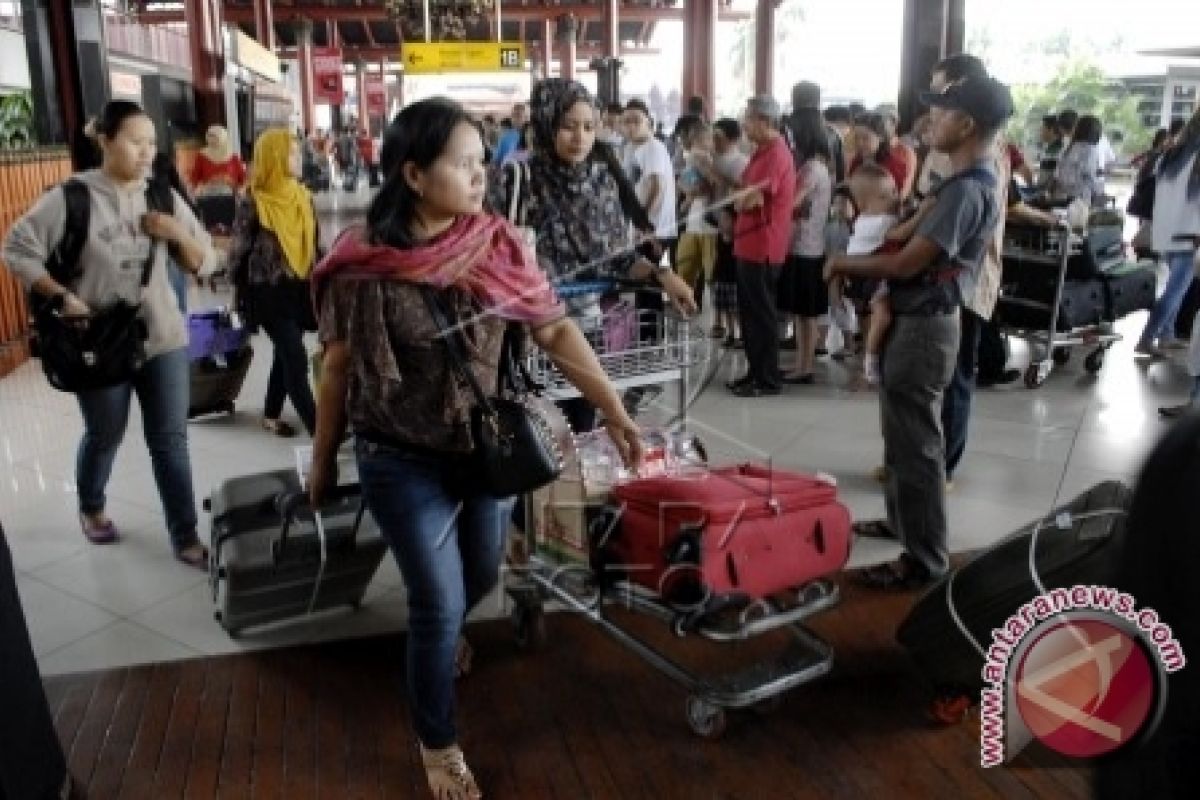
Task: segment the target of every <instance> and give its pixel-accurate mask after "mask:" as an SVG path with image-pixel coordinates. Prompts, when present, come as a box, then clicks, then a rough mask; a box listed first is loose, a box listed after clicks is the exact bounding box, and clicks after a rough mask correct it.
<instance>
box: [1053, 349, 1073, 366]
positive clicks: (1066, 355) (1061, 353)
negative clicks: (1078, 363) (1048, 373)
mask: <svg viewBox="0 0 1200 800" xmlns="http://www.w3.org/2000/svg"><path fill="white" fill-rule="evenodd" d="M1070 360H1071V351H1070V350H1069V349H1068V348H1066V347H1056V348H1054V363H1055V364H1057V365H1058V366H1060V367H1061V366H1064V365H1065V364H1066V363H1067V362H1068V361H1070Z"/></svg>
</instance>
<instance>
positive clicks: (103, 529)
mask: <svg viewBox="0 0 1200 800" xmlns="http://www.w3.org/2000/svg"><path fill="white" fill-rule="evenodd" d="M79 526H80V528H82V530H83V536H84V538H86V539H87V540H88V541H89V542H91V543H92V544H112V543H113V542H115V541H117V540H118V539H120V538H121V534H120V533H119V532H118V531H117V526H116V525H114V524H113V521H112V520H111V519H109V520H105V521H104V522H103V523H96V522H93V521H92V520H90V519H88V517H87V515H86V514H80V515H79Z"/></svg>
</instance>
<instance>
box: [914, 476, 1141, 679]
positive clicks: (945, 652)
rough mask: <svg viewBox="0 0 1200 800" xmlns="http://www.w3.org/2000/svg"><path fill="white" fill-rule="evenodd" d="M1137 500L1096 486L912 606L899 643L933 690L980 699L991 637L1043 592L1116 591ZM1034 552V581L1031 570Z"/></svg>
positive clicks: (1116, 486) (1124, 491) (1118, 486)
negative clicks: (1063, 589) (1070, 589)
mask: <svg viewBox="0 0 1200 800" xmlns="http://www.w3.org/2000/svg"><path fill="white" fill-rule="evenodd" d="M1132 498H1133V492H1132V490H1131V489H1130V488H1129V487H1127V486H1126V485H1125V484H1123V483H1120V482H1119V481H1108V482H1105V483H1101V484H1097V485H1096V486H1093V487H1092V488H1091V489H1089V490H1088V491H1086V492H1084V493H1083V494H1082V495H1080V496H1079V497H1077V498H1075V499H1074V500H1072V501H1071V502H1070V503H1067V504H1066V505H1064V506H1061V507H1059V508H1057V509H1055V510H1054V511H1053V512H1051V513H1050V514H1049V515H1048V516H1047V517H1044V518H1043V519H1040V520H1037V521H1036V522H1033V523H1030V524H1029V525H1027V526H1025V527H1024V528H1022V529H1021V530H1019V531H1017V532H1016V533H1014V534H1012V535H1011V536H1009V537H1008V538H1006V539H1004V540H1003V541H1001V542H999V543H997V544H995V545H993V546H992V547H990V548H989V549H988V550H986V551H984V552H983V553H981V554H979V555H978V556H976V557H975V558H974V559H972V560H971V561H969V562H968V563H966V564H964V565H963V566H961V567H959V568H957V569H953V570H951V571H950V573H949V574H947V575H946V576H945V577H944V578H942V579H941V580H940V581H938V582H937V583H935V584H934V585H933V586H932V587H930V589H929V590H928V591H927V592H926V593H925V595H924V596H923V597H921V599H920V600H918V601H917V603H916V605H914V606H913V608H912V610H911V611H910V612H909V614H908V616H907V617H905V619H904V621H903V622H901V623H900V628H899V629H898V630H897V632H896V638H897V640H899V642H900V644H902V645H903V646H904V647H905V648H906V649H907V650H908V651H909V653H910V654H911V655H912V657H913V658H914V659H915V660H916V661H917V664H918V665H919V667H920V669H921V672H922V673H924V674H925V675H926V676H927V677H928V678H929V680H930V682H931V683H932V684H933V685H934V686H936V687H939V688H941V689H944V690H955V691H957V690H961V691H967V692H971V693H973V694H975V695H976V696H977V695H978V690H979V689H980V688H981V687H982V685H983V677H982V675H981V674H980V673H981V671H982V670H983V664H984V655H983V654H984V652H986V651H987V649H988V648H989V647H990V645H991V640H992V631H993V630H994V629H997V628H1001V627H1003V625H1004V623H1005V621H1006V620H1007V619H1008V618H1009V617H1010V616H1011V615H1013V614H1014V613H1016V612H1017V611H1018V610H1019V609H1020V607H1021V605H1022V604H1024V603H1025V602H1027V601H1029V600H1032V599H1033V598H1034V597H1036V596H1038V595H1039V594H1041V593H1042V591H1043V590H1045V591H1049V590H1051V589H1055V588H1060V587H1071V586H1075V585H1077V584H1082V585H1098V586H1112V585H1113V582H1114V581H1115V579H1116V577H1117V575H1118V567H1119V566H1120V561H1121V556H1122V554H1123V553H1124V550H1125V541H1124V540H1125V517H1126V513H1127V512H1128V510H1129V504H1130V501H1131V500H1132ZM1068 515H1069V516H1068ZM1031 549H1032V550H1033V556H1034V562H1035V563H1036V564H1037V573H1038V574H1037V580H1035V578H1034V576H1032V575H1031V574H1030V569H1029V564H1030V550H1031ZM1039 581H1040V584H1041V585H1040V586H1039V585H1038V582H1039Z"/></svg>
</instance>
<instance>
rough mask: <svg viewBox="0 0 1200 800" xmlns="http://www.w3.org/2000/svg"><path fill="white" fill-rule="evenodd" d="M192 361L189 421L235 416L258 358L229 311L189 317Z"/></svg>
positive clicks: (242, 328)
mask: <svg viewBox="0 0 1200 800" xmlns="http://www.w3.org/2000/svg"><path fill="white" fill-rule="evenodd" d="M188 357H189V358H190V360H191V398H190V401H189V403H188V417H189V418H195V417H199V416H204V415H206V414H218V413H226V414H232V413H233V411H234V407H235V404H236V402H237V397H238V394H239V393H241V391H242V384H243V383H244V382H245V380H246V373H247V372H248V371H249V369H250V362H251V361H252V360H253V358H254V350H253V348H251V347H250V344H249V332H248V331H247V330H246V328H245V327H244V326H242V325H241V323H240V322H239V321H238V319H237V318H236V316H235V315H234V314H232V313H230V312H229V310H228V309H225V308H215V309H210V310H208V311H199V312H194V313H192V314H189V315H188Z"/></svg>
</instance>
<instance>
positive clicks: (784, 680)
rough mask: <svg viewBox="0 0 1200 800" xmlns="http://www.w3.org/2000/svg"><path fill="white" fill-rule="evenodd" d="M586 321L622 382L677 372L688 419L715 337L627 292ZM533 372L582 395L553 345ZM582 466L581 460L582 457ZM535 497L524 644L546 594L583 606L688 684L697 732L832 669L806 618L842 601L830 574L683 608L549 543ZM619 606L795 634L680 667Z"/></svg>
mask: <svg viewBox="0 0 1200 800" xmlns="http://www.w3.org/2000/svg"><path fill="white" fill-rule="evenodd" d="M560 295H566V296H571V292H570V290H567V291H565V292H564V291H563V290H562V289H561V287H560ZM631 326H632V327H631ZM580 327H581V328H582V329H583V331H584V334H585V335H586V336H587V338H588V340H589V341H590V342H591V343H592V346H593V348H594V349H595V350H596V352H597V355H598V356H599V359H600V363H601V364H602V365H603V367H604V369H605V371H606V372H607V373H608V375H609V377H610V378H611V379H612V380H613V382H614V383H615V384H616V385H617V386H619V387H621V388H634V387H638V386H645V385H651V384H658V383H663V382H665V381H671V380H678V381H679V383H680V392H679V399H680V408H679V415H678V417H677V420H679V422H678V423H677V424H678V425H679V426H681V427H682V426H684V425H685V424H686V405H687V384H688V371H689V369H690V368H692V367H694V366H695V365H696V364H698V363H699V361H700V360H701V358H702V356H703V355H704V348H705V347H706V346H707V343H706V339H705V338H704V337H703V336H702V335H699V334H697V333H696V332H695V331H694V330H693V325H692V324H690V323H688V322H687V321H686V320H681V319H678V318H675V317H673V316H672V315H670V314H665V313H662V312H655V311H646V310H642V311H636V310H634V311H633V312H632V313H631V306H629V305H626V304H624V303H623V301H619V302H617V303H612V302H610V303H609V304H607V305H606V306H605V308H604V309H603V311H602V312H601V313H600V314H599V315H593V316H592V317H586V316H585V317H584V318H583V319H581V320H580ZM530 371H531V372H532V374H533V376H534V378H535V379H536V380H537V381H538V382H540V383H543V384H544V385H545V386H546V387H547V392H548V394H549V395H550V396H551V397H553V398H556V399H566V398H569V397H573V396H576V395H577V392H575V390H574V389H573V388H572V387H571V386H570V385H569V384H567V383H566V381H565V379H564V378H563V377H562V376H561V374H560V373H559V372H558V371H557V369H556V368H555V367H554V366H553V365H552V364H551V363H550V361H549V360H548V359H547V358H546V356H545V355H544V354H542V353H535V354H533V355H532V356H531V357H530ZM698 466H701V465H698ZM574 468H575V469H579V465H578V464H576V465H574ZM530 505H531V504H528V503H527V506H526V512H527V513H526V517H525V519H526V528H527V531H526V534H525V537H526V547H527V550H528V562H527V563H524V564H518V565H510V570H511V571H510V573H509V575H508V577H507V580H506V586H505V589H506V592H507V593H508V595H509V597H510V598H511V599H512V601H513V610H512V620H513V624H514V627H515V630H516V634H517V640H518V643H519V644H521V645H522V646H524V647H536V646H538V645H540V644H541V643H543V642H544V641H545V638H546V635H547V634H546V615H545V607H546V604H547V603H556V604H558V605H559V606H561V607H562V608H563V609H565V610H567V611H570V612H574V613H577V614H579V615H581V616H583V617H584V618H585V619H586V620H587V621H588V622H590V623H591V624H593V625H595V626H596V627H598V628H599V629H600V630H602V631H604V632H605V633H607V634H608V635H609V636H611V637H612V638H613V639H615V640H616V641H617V642H618V643H620V644H622V645H623V646H625V647H626V648H627V649H629V650H630V651H632V652H633V653H634V654H635V655H637V656H639V657H640V658H641V659H642V660H644V661H645V662H646V663H648V664H649V665H650V666H652V667H654V668H655V669H657V670H658V671H659V672H661V673H663V674H664V675H666V676H667V677H668V678H670V679H671V680H673V681H674V682H676V683H678V684H680V685H681V686H682V687H683V689H684V690H685V691H686V692H687V693H688V696H687V701H686V705H685V712H686V717H687V721H688V724H689V726H690V727H691V729H692V730H693V732H695V733H696V734H697V735H699V736H703V737H706V738H716V737H718V736H720V735H721V733H723V731H724V729H725V724H726V711H725V709H727V708H734V709H741V708H747V707H752V706H756V707H762V706H768V707H769V706H770V705H772V704H773V702H774V701H775V700H777V699H778V698H779V697H780V696H781V695H782V694H783V693H784V692H787V691H789V690H791V689H794V688H796V687H798V686H800V685H802V684H805V683H808V682H809V681H812V680H815V679H816V678H819V677H821V676H823V675H825V674H826V673H828V672H829V670H830V669H831V668H832V664H833V652H832V649H831V648H830V647H829V645H827V644H826V643H825V642H823V641H822V640H821V639H820V638H819V637H818V636H817V635H816V634H814V633H813V632H812V631H811V630H809V629H808V628H807V627H806V626H805V625H804V624H803V623H804V620H806V619H807V618H808V617H809V616H812V615H813V614H816V613H818V612H820V611H824V610H826V609H828V608H830V607H832V606H833V605H835V604H836V603H837V601H838V598H839V595H838V589H837V587H836V585H834V584H833V583H832V582H831V581H828V580H816V581H812V582H810V583H808V584H806V585H804V586H801V587H796V589H795V590H794V591H793V592H791V593H790V596H778V597H773V598H771V599H770V600H766V601H760V602H758V603H756V604H754V605H753V606H749V607H747V608H744V609H740V610H729V611H725V612H722V613H721V614H716V615H712V616H707V617H701V618H699V619H697V618H696V615H695V613H694V611H691V610H689V609H687V608H680V607H675V606H673V605H672V604H670V603H668V602H666V601H665V600H664V599H663V598H661V597H659V596H658V595H657V594H656V593H654V592H652V591H650V590H648V589H645V588H643V587H640V586H636V585H635V584H633V583H632V582H629V581H626V580H623V579H621V577H620V575H619V572H618V571H613V572H609V571H608V570H606V569H605V567H604V566H603V564H602V563H601V562H602V559H599V558H596V557H592V558H590V559H588V560H586V561H583V562H581V561H570V560H568V561H564V560H563V559H561V557H560V556H559V555H558V554H556V553H554V552H551V551H549V550H546V549H544V548H542V547H540V546H539V542H538V541H537V540H536V536H535V531H534V528H535V526H534V524H533V523H532V519H533V514H532V509H531V508H530ZM591 522H592V524H591V526H590V529H589V532H588V533H589V536H591V537H595V538H599V537H601V536H603V535H604V534H605V532H606V530H607V529H608V528H609V527H610V526H611V525H612V524H620V520H619V512H615V513H609V514H602V515H599V516H597V517H594V518H592V520H591ZM597 523H600V524H597ZM613 608H622V609H626V610H630V611H634V612H638V613H640V614H644V615H647V616H649V617H651V618H653V619H657V620H659V621H661V622H663V623H665V624H666V625H668V626H670V627H671V629H672V630H673V631H674V633H675V634H676V635H678V636H680V637H683V636H687V635H696V636H701V637H703V638H704V639H707V640H709V641H712V642H718V643H733V642H739V641H744V640H747V639H750V638H752V637H755V636H759V635H762V634H764V633H767V632H770V631H786V632H787V633H788V634H789V635H788V636H787V644H786V646H784V647H782V648H781V650H780V652H779V653H778V655H777V657H775V658H773V659H772V660H770V661H767V662H756V663H752V664H750V665H748V666H747V667H745V668H744V669H742V670H740V671H737V672H734V673H726V674H721V675H716V676H705V675H700V674H698V673H696V672H693V671H691V670H689V669H687V668H685V667H683V666H681V665H680V664H679V663H678V662H676V661H674V660H672V659H671V658H670V657H669V656H668V655H667V654H665V653H664V652H662V651H660V650H659V649H656V648H655V647H654V646H652V645H650V644H648V643H647V642H646V641H644V640H643V639H641V638H639V637H637V636H636V635H634V634H633V633H631V632H630V631H629V630H628V628H626V627H624V626H622V625H621V624H620V622H619V621H618V620H617V619H615V618H614V616H613V615H612V614H611V613H610V612H611V610H612V609H613Z"/></svg>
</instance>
